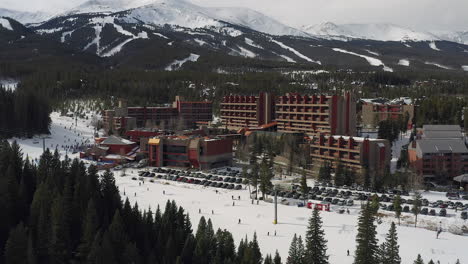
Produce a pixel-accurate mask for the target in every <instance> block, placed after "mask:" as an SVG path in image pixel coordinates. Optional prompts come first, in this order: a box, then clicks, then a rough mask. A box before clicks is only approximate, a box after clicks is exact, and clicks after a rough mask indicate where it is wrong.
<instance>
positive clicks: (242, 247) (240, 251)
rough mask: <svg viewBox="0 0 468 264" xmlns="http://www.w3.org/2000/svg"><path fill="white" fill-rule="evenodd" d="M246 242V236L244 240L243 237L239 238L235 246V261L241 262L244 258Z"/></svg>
mask: <svg viewBox="0 0 468 264" xmlns="http://www.w3.org/2000/svg"><path fill="white" fill-rule="evenodd" d="M247 243H248V240H247V237H245V241H244V239H241V241H240V243H239V247H238V248H237V259H236V263H241V262H242V260H243V259H244V255H245V253H246V251H247Z"/></svg>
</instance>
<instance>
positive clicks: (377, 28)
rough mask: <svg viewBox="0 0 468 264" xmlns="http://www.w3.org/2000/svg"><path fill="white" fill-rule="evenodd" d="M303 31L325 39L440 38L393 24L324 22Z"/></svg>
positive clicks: (391, 39) (421, 39)
mask: <svg viewBox="0 0 468 264" xmlns="http://www.w3.org/2000/svg"><path fill="white" fill-rule="evenodd" d="M301 29H302V30H303V31H305V32H307V33H309V34H311V35H315V36H318V37H322V38H327V39H340V40H341V39H346V38H358V39H371V40H380V41H431V40H439V39H440V38H439V37H438V36H436V35H434V34H431V33H427V32H419V31H414V30H412V29H410V28H406V27H401V26H398V25H393V24H342V25H337V24H334V23H332V22H326V23H322V24H318V25H310V26H303V27H302V28H301Z"/></svg>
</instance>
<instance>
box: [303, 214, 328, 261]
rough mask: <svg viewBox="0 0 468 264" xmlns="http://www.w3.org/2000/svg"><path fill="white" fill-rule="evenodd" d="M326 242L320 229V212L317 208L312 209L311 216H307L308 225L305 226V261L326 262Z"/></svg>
mask: <svg viewBox="0 0 468 264" xmlns="http://www.w3.org/2000/svg"><path fill="white" fill-rule="evenodd" d="M326 244H327V241H326V240H325V233H324V231H323V229H322V219H321V217H320V213H319V211H318V210H312V217H311V218H309V226H308V227H307V233H306V239H305V246H306V250H305V258H304V259H305V263H310V264H326V263H328V256H327V245H326Z"/></svg>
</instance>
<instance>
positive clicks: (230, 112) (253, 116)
mask: <svg viewBox="0 0 468 264" xmlns="http://www.w3.org/2000/svg"><path fill="white" fill-rule="evenodd" d="M274 105H275V101H274V96H273V95H272V94H269V93H260V94H259V95H258V96H243V95H229V96H225V97H224V98H223V101H222V102H221V104H220V106H221V120H222V122H223V125H224V126H225V127H226V128H227V129H230V130H239V129H242V128H245V127H259V126H262V125H265V124H268V123H271V122H272V121H273V120H274V111H275V108H274Z"/></svg>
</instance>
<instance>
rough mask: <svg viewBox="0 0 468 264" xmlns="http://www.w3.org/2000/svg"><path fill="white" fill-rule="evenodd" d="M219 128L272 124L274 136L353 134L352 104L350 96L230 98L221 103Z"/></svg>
mask: <svg viewBox="0 0 468 264" xmlns="http://www.w3.org/2000/svg"><path fill="white" fill-rule="evenodd" d="M221 119H222V122H223V125H224V126H225V127H226V128H228V129H231V130H239V129H242V128H255V127H261V126H263V125H266V124H271V123H274V122H275V123H274V124H275V126H276V127H277V130H278V132H290V133H298V132H299V133H301V132H302V133H306V134H308V135H317V134H318V133H322V134H328V135H333V134H339V135H348V136H354V135H355V134H356V104H355V102H354V100H353V98H352V96H351V94H349V93H346V94H345V95H344V96H340V95H331V96H327V95H299V94H286V95H284V96H278V97H274V96H273V95H271V94H268V93H260V94H259V95H258V96H239V95H231V96H226V97H224V98H223V101H222V102H221Z"/></svg>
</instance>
